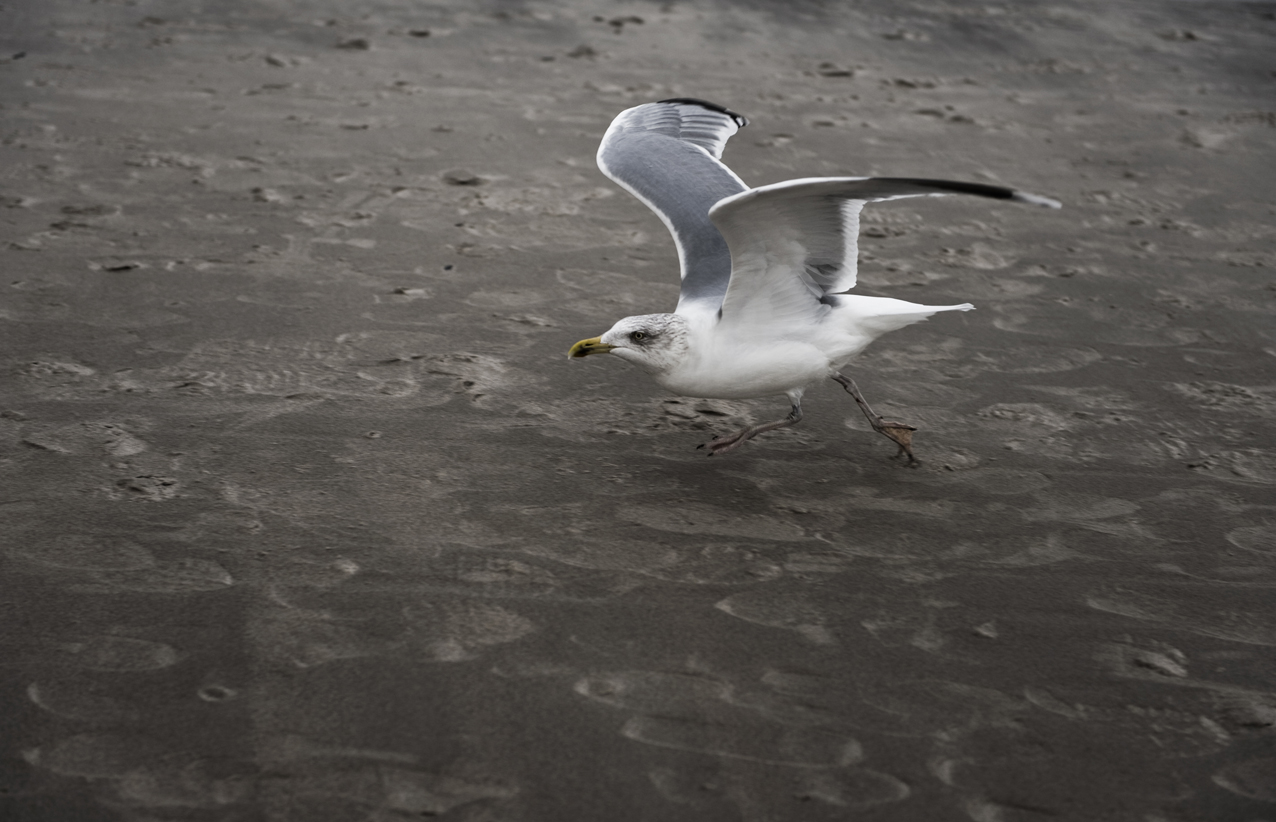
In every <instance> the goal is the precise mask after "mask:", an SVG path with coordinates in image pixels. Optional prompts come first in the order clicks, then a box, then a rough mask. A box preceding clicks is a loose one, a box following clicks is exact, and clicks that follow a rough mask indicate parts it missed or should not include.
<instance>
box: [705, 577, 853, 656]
mask: <svg viewBox="0 0 1276 822" xmlns="http://www.w3.org/2000/svg"><path fill="white" fill-rule="evenodd" d="M713 607H715V608H717V609H718V610H719V611H723V612H725V613H728V614H730V615H731V616H733V617H736V618H737V619H743V620H744V621H745V622H752V623H754V624H757V625H765V626H766V627H768V628H784V629H787V630H790V631H796V632H797V633H798V634H800V635H801V636H802V637H803V638H804V639H806V640H808V641H810V642H813V643H815V644H816V645H832V644H833V643H834V642H836V639H835V638H834V636H833V633H832V632H831V631H830V630H829V629H828V628H827V627H825V622H826V621H827V619H828V615H827V613H826V612H825V611H824V609H823V608H820V607H819V606H817V605H814V604H812V603H811V602H808V601H807V600H806V599H804V598H802V597H800V596H799V595H797V594H789V595H784V594H777V593H776V592H774V591H760V592H758V591H752V590H751V591H748V592H745V593H742V594H736V595H735V596H731V597H727V598H726V599H724V600H721V601H720V602H717V603H715V604H714V606H713Z"/></svg>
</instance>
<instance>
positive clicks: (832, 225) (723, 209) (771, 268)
mask: <svg viewBox="0 0 1276 822" xmlns="http://www.w3.org/2000/svg"><path fill="white" fill-rule="evenodd" d="M947 194H973V195H976V196H980V197H991V198H994V199H998V200H1015V201H1018V202H1023V203H1031V204H1034V205H1039V206H1046V207H1049V208H1059V203H1058V202H1056V201H1054V200H1051V199H1049V198H1046V197H1039V196H1037V195H1035V194H1027V193H1025V192H1021V191H1015V190H1014V189H1009V188H1002V187H1000V186H989V185H983V184H980V183H963V182H955V181H950V180H918V179H909V178H902V177H812V178H807V179H802V180H788V181H787V182H783V183H776V184H774V185H769V186H762V187H760V188H753V189H749V190H748V191H744V192H741V193H739V194H736V195H734V196H732V197H729V198H727V199H725V200H723V201H722V202H719V203H718V204H717V205H715V206H714V207H713V208H712V209H710V211H709V216H710V217H711V219H712V220H713V223H714V225H716V226H717V227H718V229H719V231H720V232H721V233H722V236H723V238H724V239H725V240H726V242H727V245H728V246H729V247H730V249H731V258H732V261H733V264H734V273H733V275H732V279H731V283H730V286H729V287H728V288H727V293H726V296H725V297H724V298H723V303H722V318H723V321H724V322H734V321H736V320H739V319H742V317H740V316H736V317H733V316H732V315H733V314H735V315H742V314H750V315H751V314H755V313H758V312H763V313H765V314H767V315H769V316H772V317H774V316H780V315H801V314H805V315H807V316H808V317H809V316H810V315H813V314H818V313H820V312H821V310H822V309H823V306H825V305H828V304H831V303H832V302H834V300H832V299H830V297H829V295H832V294H837V293H840V292H844V291H847V290H849V289H851V288H854V287H855V274H856V258H857V256H858V237H859V214H860V210H861V209H863V207H864V204H865V203H871V202H877V201H880V200H895V199H899V198H902V197H927V196H930V197H939V196H944V195H947Z"/></svg>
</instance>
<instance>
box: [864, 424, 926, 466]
mask: <svg viewBox="0 0 1276 822" xmlns="http://www.w3.org/2000/svg"><path fill="white" fill-rule="evenodd" d="M873 430H874V431H876V432H877V433H879V434H881V435H882V436H883V437H886V438H887V439H889V440H890V441H891V442H893V443H895V444H896V445H898V446H899V453H897V454H896V455H895V456H896V457H898V456H900V455H901V454H906V455H908V464H909V465H910V466H912V465H918V464H919V463H918V462H917V457H915V456H913V432H914V431H916V430H917V429H916V428H915V427H914V426H911V425H905V424H904V423H902V422H887V421H886V420H883V419H882V418H881V417H878V418H877V421H876V422H874V423H873Z"/></svg>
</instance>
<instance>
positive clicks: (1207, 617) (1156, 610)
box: [1086, 584, 1276, 646]
mask: <svg viewBox="0 0 1276 822" xmlns="http://www.w3.org/2000/svg"><path fill="white" fill-rule="evenodd" d="M1196 590H1212V591H1217V590H1218V589H1217V586H1202V587H1200V588H1199V589H1198V588H1197V587H1194V586H1190V585H1177V586H1171V585H1151V584H1145V585H1125V586H1121V587H1112V588H1108V589H1104V590H1099V591H1095V592H1094V593H1092V594H1090V595H1089V596H1087V597H1086V604H1087V605H1089V606H1090V607H1091V608H1094V609H1095V610H1097V611H1106V612H1108V613H1111V614H1119V615H1121V616H1124V617H1130V618H1131V619H1137V620H1140V621H1143V622H1153V623H1158V624H1161V625H1167V626H1169V627H1172V628H1176V629H1178V630H1182V631H1187V632H1189V633H1193V634H1199V635H1200V636H1208V637H1213V638H1215V639H1225V640H1228V641H1231V642H1241V643H1244V644H1247V645H1263V646H1276V626H1273V625H1272V623H1271V619H1270V617H1269V614H1270V613H1271V592H1270V591H1269V590H1267V589H1262V588H1260V589H1248V588H1233V587H1229V588H1228V590H1227V599H1226V602H1218V603H1214V604H1211V601H1209V600H1206V599H1205V598H1203V597H1194V596H1192V594H1193V593H1194V592H1195V591H1196Z"/></svg>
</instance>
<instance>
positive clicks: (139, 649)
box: [58, 636, 181, 671]
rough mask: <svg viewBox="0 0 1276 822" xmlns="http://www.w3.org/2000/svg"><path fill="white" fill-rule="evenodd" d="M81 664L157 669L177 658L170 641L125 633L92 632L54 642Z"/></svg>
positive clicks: (111, 668)
mask: <svg viewBox="0 0 1276 822" xmlns="http://www.w3.org/2000/svg"><path fill="white" fill-rule="evenodd" d="M58 649H59V650H60V651H62V652H63V653H64V654H66V655H67V656H68V657H70V659H71V660H72V661H73V662H74V663H75V664H77V665H79V666H80V667H81V668H87V669H89V670H92V671H158V670H160V669H161V668H168V667H171V666H173V665H176V664H177V663H178V661H179V660H180V659H181V656H180V655H179V654H178V653H177V651H176V649H174V648H173V647H172V646H171V645H165V644H164V643H162V642H151V641H149V640H145V639H133V638H131V637H126V636H95V637H90V638H88V639H85V640H83V641H80V642H69V643H64V644H61V645H59V646H58Z"/></svg>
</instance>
